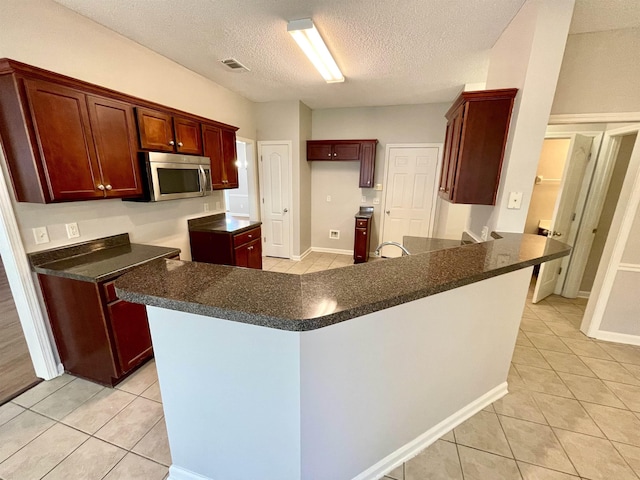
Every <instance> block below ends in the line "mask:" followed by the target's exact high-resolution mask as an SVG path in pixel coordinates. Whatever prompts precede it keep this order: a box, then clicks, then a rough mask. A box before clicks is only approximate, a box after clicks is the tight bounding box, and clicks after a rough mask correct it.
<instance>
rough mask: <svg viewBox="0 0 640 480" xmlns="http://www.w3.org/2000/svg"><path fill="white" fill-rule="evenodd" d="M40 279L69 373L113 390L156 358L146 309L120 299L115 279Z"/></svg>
mask: <svg viewBox="0 0 640 480" xmlns="http://www.w3.org/2000/svg"><path fill="white" fill-rule="evenodd" d="M38 279H39V281H40V286H41V289H42V294H43V296H44V300H45V304H46V307H47V312H48V314H49V319H50V321H51V329H52V331H53V336H54V338H55V341H56V346H57V347H58V352H59V354H60V360H61V361H62V364H63V365H64V368H65V371H67V372H69V373H72V374H74V375H77V376H79V377H83V378H86V379H89V380H93V381H95V382H98V383H100V384H102V385H108V386H113V385H115V384H117V383H118V382H119V380H120V379H121V378H122V377H123V376H125V375H126V374H127V373H128V372H130V371H131V370H133V369H134V368H135V367H136V366H137V365H139V364H141V363H142V362H144V361H145V360H147V359H148V358H150V357H151V356H152V355H153V348H152V346H151V334H150V333H149V322H148V320H147V311H146V308H145V306H144V305H138V304H134V303H129V302H125V301H123V300H119V299H118V298H117V296H116V293H115V288H114V282H115V280H110V281H108V282H100V283H93V282H84V281H81V280H75V279H71V278H64V277H57V276H52V275H42V274H39V275H38Z"/></svg>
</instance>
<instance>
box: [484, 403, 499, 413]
mask: <svg viewBox="0 0 640 480" xmlns="http://www.w3.org/2000/svg"><path fill="white" fill-rule="evenodd" d="M482 410H483V411H485V412H489V413H496V409H495V408H493V405H492V404H489V405H487V406H486V407H484V408H483V409H482Z"/></svg>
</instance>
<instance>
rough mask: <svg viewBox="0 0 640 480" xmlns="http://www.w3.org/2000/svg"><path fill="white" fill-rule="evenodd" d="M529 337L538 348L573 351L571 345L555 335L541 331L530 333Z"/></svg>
mask: <svg viewBox="0 0 640 480" xmlns="http://www.w3.org/2000/svg"><path fill="white" fill-rule="evenodd" d="M527 338H528V339H529V340H531V343H533V344H534V345H535V346H536V348H540V349H543V350H552V351H554V352H561V353H571V350H569V347H567V346H566V345H565V344H564V343H563V342H562V340H560V339H559V338H558V337H556V336H555V335H553V334H551V335H543V334H541V333H528V334H527Z"/></svg>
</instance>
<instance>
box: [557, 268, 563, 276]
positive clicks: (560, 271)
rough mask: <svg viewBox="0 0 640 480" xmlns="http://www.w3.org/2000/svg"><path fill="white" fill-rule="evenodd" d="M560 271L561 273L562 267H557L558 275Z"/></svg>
mask: <svg viewBox="0 0 640 480" xmlns="http://www.w3.org/2000/svg"><path fill="white" fill-rule="evenodd" d="M561 273H562V267H560V268H559V269H558V275H560V274H561Z"/></svg>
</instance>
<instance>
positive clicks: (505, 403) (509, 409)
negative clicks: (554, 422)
mask: <svg viewBox="0 0 640 480" xmlns="http://www.w3.org/2000/svg"><path fill="white" fill-rule="evenodd" d="M493 407H494V408H495V410H496V412H497V413H499V414H500V415H506V416H508V417H515V418H521V419H523V420H530V421H532V422H536V423H545V424H546V423H547V421H546V420H545V418H544V416H543V415H542V412H541V411H540V409H539V408H538V406H537V405H536V403H535V401H534V400H533V398H532V397H531V393H530V392H528V391H525V390H517V391H515V392H510V393H508V394H507V395H505V396H504V397H502V398H501V399H500V400H497V401H496V402H493Z"/></svg>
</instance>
